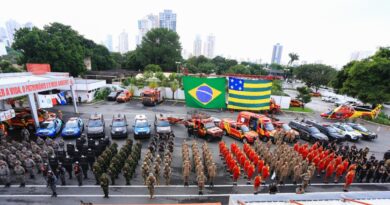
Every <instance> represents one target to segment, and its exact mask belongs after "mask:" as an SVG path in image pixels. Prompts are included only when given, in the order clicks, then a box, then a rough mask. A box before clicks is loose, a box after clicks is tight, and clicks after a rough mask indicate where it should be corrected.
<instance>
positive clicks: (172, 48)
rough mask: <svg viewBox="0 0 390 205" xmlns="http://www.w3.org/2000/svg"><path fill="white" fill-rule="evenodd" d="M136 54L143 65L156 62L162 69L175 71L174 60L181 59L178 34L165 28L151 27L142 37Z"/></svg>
mask: <svg viewBox="0 0 390 205" xmlns="http://www.w3.org/2000/svg"><path fill="white" fill-rule="evenodd" d="M136 54H137V60H138V61H139V62H141V65H142V66H143V67H145V66H147V65H149V64H156V65H159V66H160V67H161V68H162V69H163V70H164V71H175V70H176V62H178V61H181V60H182V57H181V44H180V41H179V35H177V33H176V32H174V31H171V30H168V29H165V28H155V29H152V30H150V31H149V32H148V33H146V35H145V37H144V38H143V39H142V43H141V45H140V46H139V47H137V49H136Z"/></svg>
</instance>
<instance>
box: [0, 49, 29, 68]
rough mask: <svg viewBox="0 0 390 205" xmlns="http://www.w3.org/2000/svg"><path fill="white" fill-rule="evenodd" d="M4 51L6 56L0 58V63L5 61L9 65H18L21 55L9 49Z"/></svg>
mask: <svg viewBox="0 0 390 205" xmlns="http://www.w3.org/2000/svg"><path fill="white" fill-rule="evenodd" d="M5 49H6V50H7V55H3V56H0V61H2V60H5V61H8V62H10V63H11V64H18V63H19V62H20V59H21V58H22V57H23V54H22V53H21V52H19V51H17V50H15V49H13V48H10V47H5Z"/></svg>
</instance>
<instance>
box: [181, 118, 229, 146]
mask: <svg viewBox="0 0 390 205" xmlns="http://www.w3.org/2000/svg"><path fill="white" fill-rule="evenodd" d="M184 125H185V126H186V127H187V132H188V135H189V136H191V135H193V136H197V137H199V138H203V139H206V140H207V141H209V142H210V141H213V140H218V141H219V140H221V139H222V136H223V131H222V130H221V129H220V128H219V127H217V126H216V125H215V123H214V120H213V118H211V117H210V116H208V115H205V114H199V113H195V114H192V115H191V116H190V117H189V118H188V120H187V121H185V122H184Z"/></svg>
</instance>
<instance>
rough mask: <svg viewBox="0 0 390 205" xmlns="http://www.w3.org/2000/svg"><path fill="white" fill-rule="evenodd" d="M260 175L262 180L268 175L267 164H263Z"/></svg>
mask: <svg viewBox="0 0 390 205" xmlns="http://www.w3.org/2000/svg"><path fill="white" fill-rule="evenodd" d="M261 176H262V178H263V180H264V181H265V180H266V179H267V178H268V177H269V166H268V164H265V166H263V169H262V170H261Z"/></svg>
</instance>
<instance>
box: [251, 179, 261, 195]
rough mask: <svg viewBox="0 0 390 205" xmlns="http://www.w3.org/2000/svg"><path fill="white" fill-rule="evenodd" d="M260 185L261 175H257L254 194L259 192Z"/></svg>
mask: <svg viewBox="0 0 390 205" xmlns="http://www.w3.org/2000/svg"><path fill="white" fill-rule="evenodd" d="M260 185H261V176H259V175H257V176H256V177H255V180H254V182H253V188H254V194H257V193H258V192H259V188H260Z"/></svg>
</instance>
